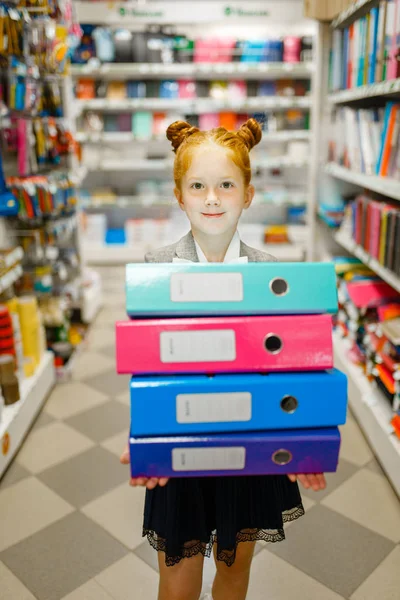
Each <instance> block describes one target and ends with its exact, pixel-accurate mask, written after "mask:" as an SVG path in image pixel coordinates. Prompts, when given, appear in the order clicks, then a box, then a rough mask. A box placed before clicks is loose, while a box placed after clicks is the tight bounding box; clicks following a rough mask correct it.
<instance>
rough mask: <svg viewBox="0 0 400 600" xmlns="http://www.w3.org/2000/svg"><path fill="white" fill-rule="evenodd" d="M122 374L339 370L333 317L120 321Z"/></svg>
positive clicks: (119, 368) (119, 356)
mask: <svg viewBox="0 0 400 600" xmlns="http://www.w3.org/2000/svg"><path fill="white" fill-rule="evenodd" d="M116 328H117V370H118V373H128V374H137V375H141V374H143V375H144V374H155V373H240V372H253V373H254V372H256V373H257V372H271V373H272V372H275V371H313V370H317V371H322V370H325V369H330V368H332V366H333V358H332V334H331V330H332V318H331V316H330V315H305V316H276V317H272V316H268V317H258V316H257V317H203V318H201V317H200V318H181V319H144V320H132V321H120V322H117V324H116Z"/></svg>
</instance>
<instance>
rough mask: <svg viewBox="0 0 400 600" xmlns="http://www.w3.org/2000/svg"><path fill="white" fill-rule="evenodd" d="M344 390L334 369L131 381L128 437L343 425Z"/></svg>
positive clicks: (344, 418)
mask: <svg viewBox="0 0 400 600" xmlns="http://www.w3.org/2000/svg"><path fill="white" fill-rule="evenodd" d="M346 388H347V380H346V377H345V375H343V373H341V372H340V371H337V370H332V371H322V372H312V373H271V374H269V375H262V374H259V373H256V374H244V375H241V374H235V375H214V376H207V375H181V376H177V375H169V376H157V377H132V380H131V385H130V397H131V402H130V405H131V435H132V436H133V437H149V436H163V435H188V434H200V433H201V434H204V433H220V432H228V431H257V430H258V431H261V430H275V429H306V428H314V427H316V428H317V427H336V426H337V425H342V424H344V423H345V422H346V407H347V389H346Z"/></svg>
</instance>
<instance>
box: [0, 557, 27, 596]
mask: <svg viewBox="0 0 400 600" xmlns="http://www.w3.org/2000/svg"><path fill="white" fill-rule="evenodd" d="M0 587H1V600H35V596H34V595H33V594H31V593H30V591H29V590H28V589H27V588H26V587H25V586H24V585H23V584H22V583H21V582H20V580H19V579H17V578H16V577H15V575H14V574H13V573H12V572H11V571H10V570H9V569H7V567H6V566H5V565H4V564H3V563H2V562H0Z"/></svg>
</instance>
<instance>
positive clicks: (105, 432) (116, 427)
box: [66, 400, 130, 443]
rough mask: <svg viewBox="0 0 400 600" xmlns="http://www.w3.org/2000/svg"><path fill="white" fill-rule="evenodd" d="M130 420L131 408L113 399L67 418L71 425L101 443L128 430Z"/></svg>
mask: <svg viewBox="0 0 400 600" xmlns="http://www.w3.org/2000/svg"><path fill="white" fill-rule="evenodd" d="M129 422H130V416H129V408H128V407H127V406H124V404H122V403H121V402H113V401H112V400H110V401H108V402H106V403H105V404H101V405H100V406H95V407H94V408H91V409H89V410H86V411H85V412H82V413H79V414H78V415H75V416H73V417H71V418H69V419H67V420H66V423H68V425H69V426H70V427H73V428H74V429H76V430H77V431H79V432H80V433H83V434H84V435H86V436H87V437H89V438H90V439H92V440H94V441H95V442H99V443H100V442H103V441H104V440H106V439H107V438H110V437H113V436H114V435H117V433H121V432H122V431H126V432H127V431H128V430H129Z"/></svg>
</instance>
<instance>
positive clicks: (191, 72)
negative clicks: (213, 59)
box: [71, 61, 314, 80]
mask: <svg viewBox="0 0 400 600" xmlns="http://www.w3.org/2000/svg"><path fill="white" fill-rule="evenodd" d="M313 69H314V66H313V64H312V63H311V64H309V63H307V64H301V63H300V64H298V63H283V62H277V63H274V62H269V63H259V64H257V63H186V64H185V63H176V64H163V63H160V64H154V63H106V64H101V65H99V64H97V63H96V61H94V63H89V64H85V65H71V75H72V77H74V78H77V77H89V76H90V77H93V78H97V79H108V78H109V79H132V80H134V79H142V78H143V77H144V76H146V77H148V76H151V77H152V78H154V79H164V78H169V77H171V78H174V77H179V78H184V77H188V78H193V79H199V80H202V79H209V78H211V79H221V80H222V79H245V80H247V79H286V78H287V77H296V78H298V79H310V77H311V76H312V73H313Z"/></svg>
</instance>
